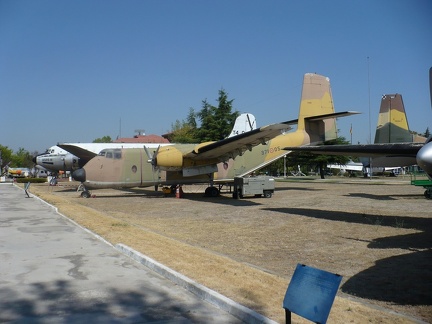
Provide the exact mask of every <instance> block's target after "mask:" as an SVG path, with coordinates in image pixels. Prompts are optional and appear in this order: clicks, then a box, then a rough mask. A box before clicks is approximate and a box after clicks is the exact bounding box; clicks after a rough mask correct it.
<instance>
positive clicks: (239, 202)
mask: <svg viewBox="0 0 432 324" xmlns="http://www.w3.org/2000/svg"><path fill="white" fill-rule="evenodd" d="M122 192H123V193H122ZM125 192H126V193H125ZM94 194H95V198H96V199H104V198H109V199H113V198H114V199H115V198H118V199H122V198H130V197H138V198H140V197H141V198H166V199H178V198H176V196H175V194H167V195H165V194H164V193H163V192H161V191H154V190H150V189H121V191H120V192H119V194H118V195H114V194H100V195H98V194H97V191H96V190H95V191H94ZM89 199H91V198H89ZM179 199H184V200H192V201H202V202H209V203H215V204H223V205H231V206H256V205H261V203H260V202H259V201H260V200H262V199H268V198H263V197H247V199H244V200H243V199H233V198H232V197H231V195H230V196H229V197H228V196H226V195H221V196H218V197H207V196H205V195H204V193H202V192H199V193H191V192H187V193H184V194H183V195H182V197H181V198H179ZM270 199H271V198H270Z"/></svg>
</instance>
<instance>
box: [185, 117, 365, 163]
mask: <svg viewBox="0 0 432 324" xmlns="http://www.w3.org/2000/svg"><path fill="white" fill-rule="evenodd" d="M354 114H359V113H358V112H355V111H345V112H339V113H333V114H325V115H319V116H313V117H307V118H308V119H311V120H323V119H329V118H337V117H344V116H350V115H354ZM297 123H298V119H294V120H290V121H286V122H282V123H278V124H271V125H267V126H264V127H260V128H257V129H254V130H252V131H249V132H246V133H243V134H240V135H237V136H233V137H228V138H225V139H223V140H220V141H217V142H212V143H206V144H199V145H197V147H196V148H195V149H194V150H193V151H192V152H190V153H187V154H185V156H184V157H186V158H189V159H191V160H195V161H199V160H208V159H217V160H219V161H226V160H228V159H229V158H235V157H236V156H238V155H242V154H243V153H244V152H245V151H246V150H251V149H252V147H254V146H257V145H259V144H263V143H265V142H267V141H268V140H270V139H272V138H274V137H276V136H278V135H280V134H281V133H282V132H286V131H288V130H290V129H291V127H290V125H296V124H297Z"/></svg>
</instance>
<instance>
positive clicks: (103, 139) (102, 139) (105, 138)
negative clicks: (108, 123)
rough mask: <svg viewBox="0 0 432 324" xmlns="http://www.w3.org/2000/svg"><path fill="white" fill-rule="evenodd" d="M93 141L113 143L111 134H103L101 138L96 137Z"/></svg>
mask: <svg viewBox="0 0 432 324" xmlns="http://www.w3.org/2000/svg"><path fill="white" fill-rule="evenodd" d="M93 143H112V139H111V136H103V137H100V138H96V139H95V140H94V141H93Z"/></svg>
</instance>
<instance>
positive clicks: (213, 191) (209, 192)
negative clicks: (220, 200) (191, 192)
mask: <svg viewBox="0 0 432 324" xmlns="http://www.w3.org/2000/svg"><path fill="white" fill-rule="evenodd" d="M205 195H206V196H207V197H217V196H219V189H218V188H216V187H207V188H206V190H205Z"/></svg>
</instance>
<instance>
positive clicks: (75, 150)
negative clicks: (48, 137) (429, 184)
mask: <svg viewBox="0 0 432 324" xmlns="http://www.w3.org/2000/svg"><path fill="white" fill-rule="evenodd" d="M57 146H58V147H61V148H62V149H64V150H66V151H68V152H69V153H72V154H73V155H75V156H76V157H78V158H79V159H80V161H81V163H82V164H83V165H84V164H85V163H87V162H88V161H90V160H91V159H92V158H94V157H95V156H96V155H97V154H96V153H94V152H92V151H89V150H86V149H83V148H81V147H79V146H76V145H73V144H60V143H59V144H57Z"/></svg>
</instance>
